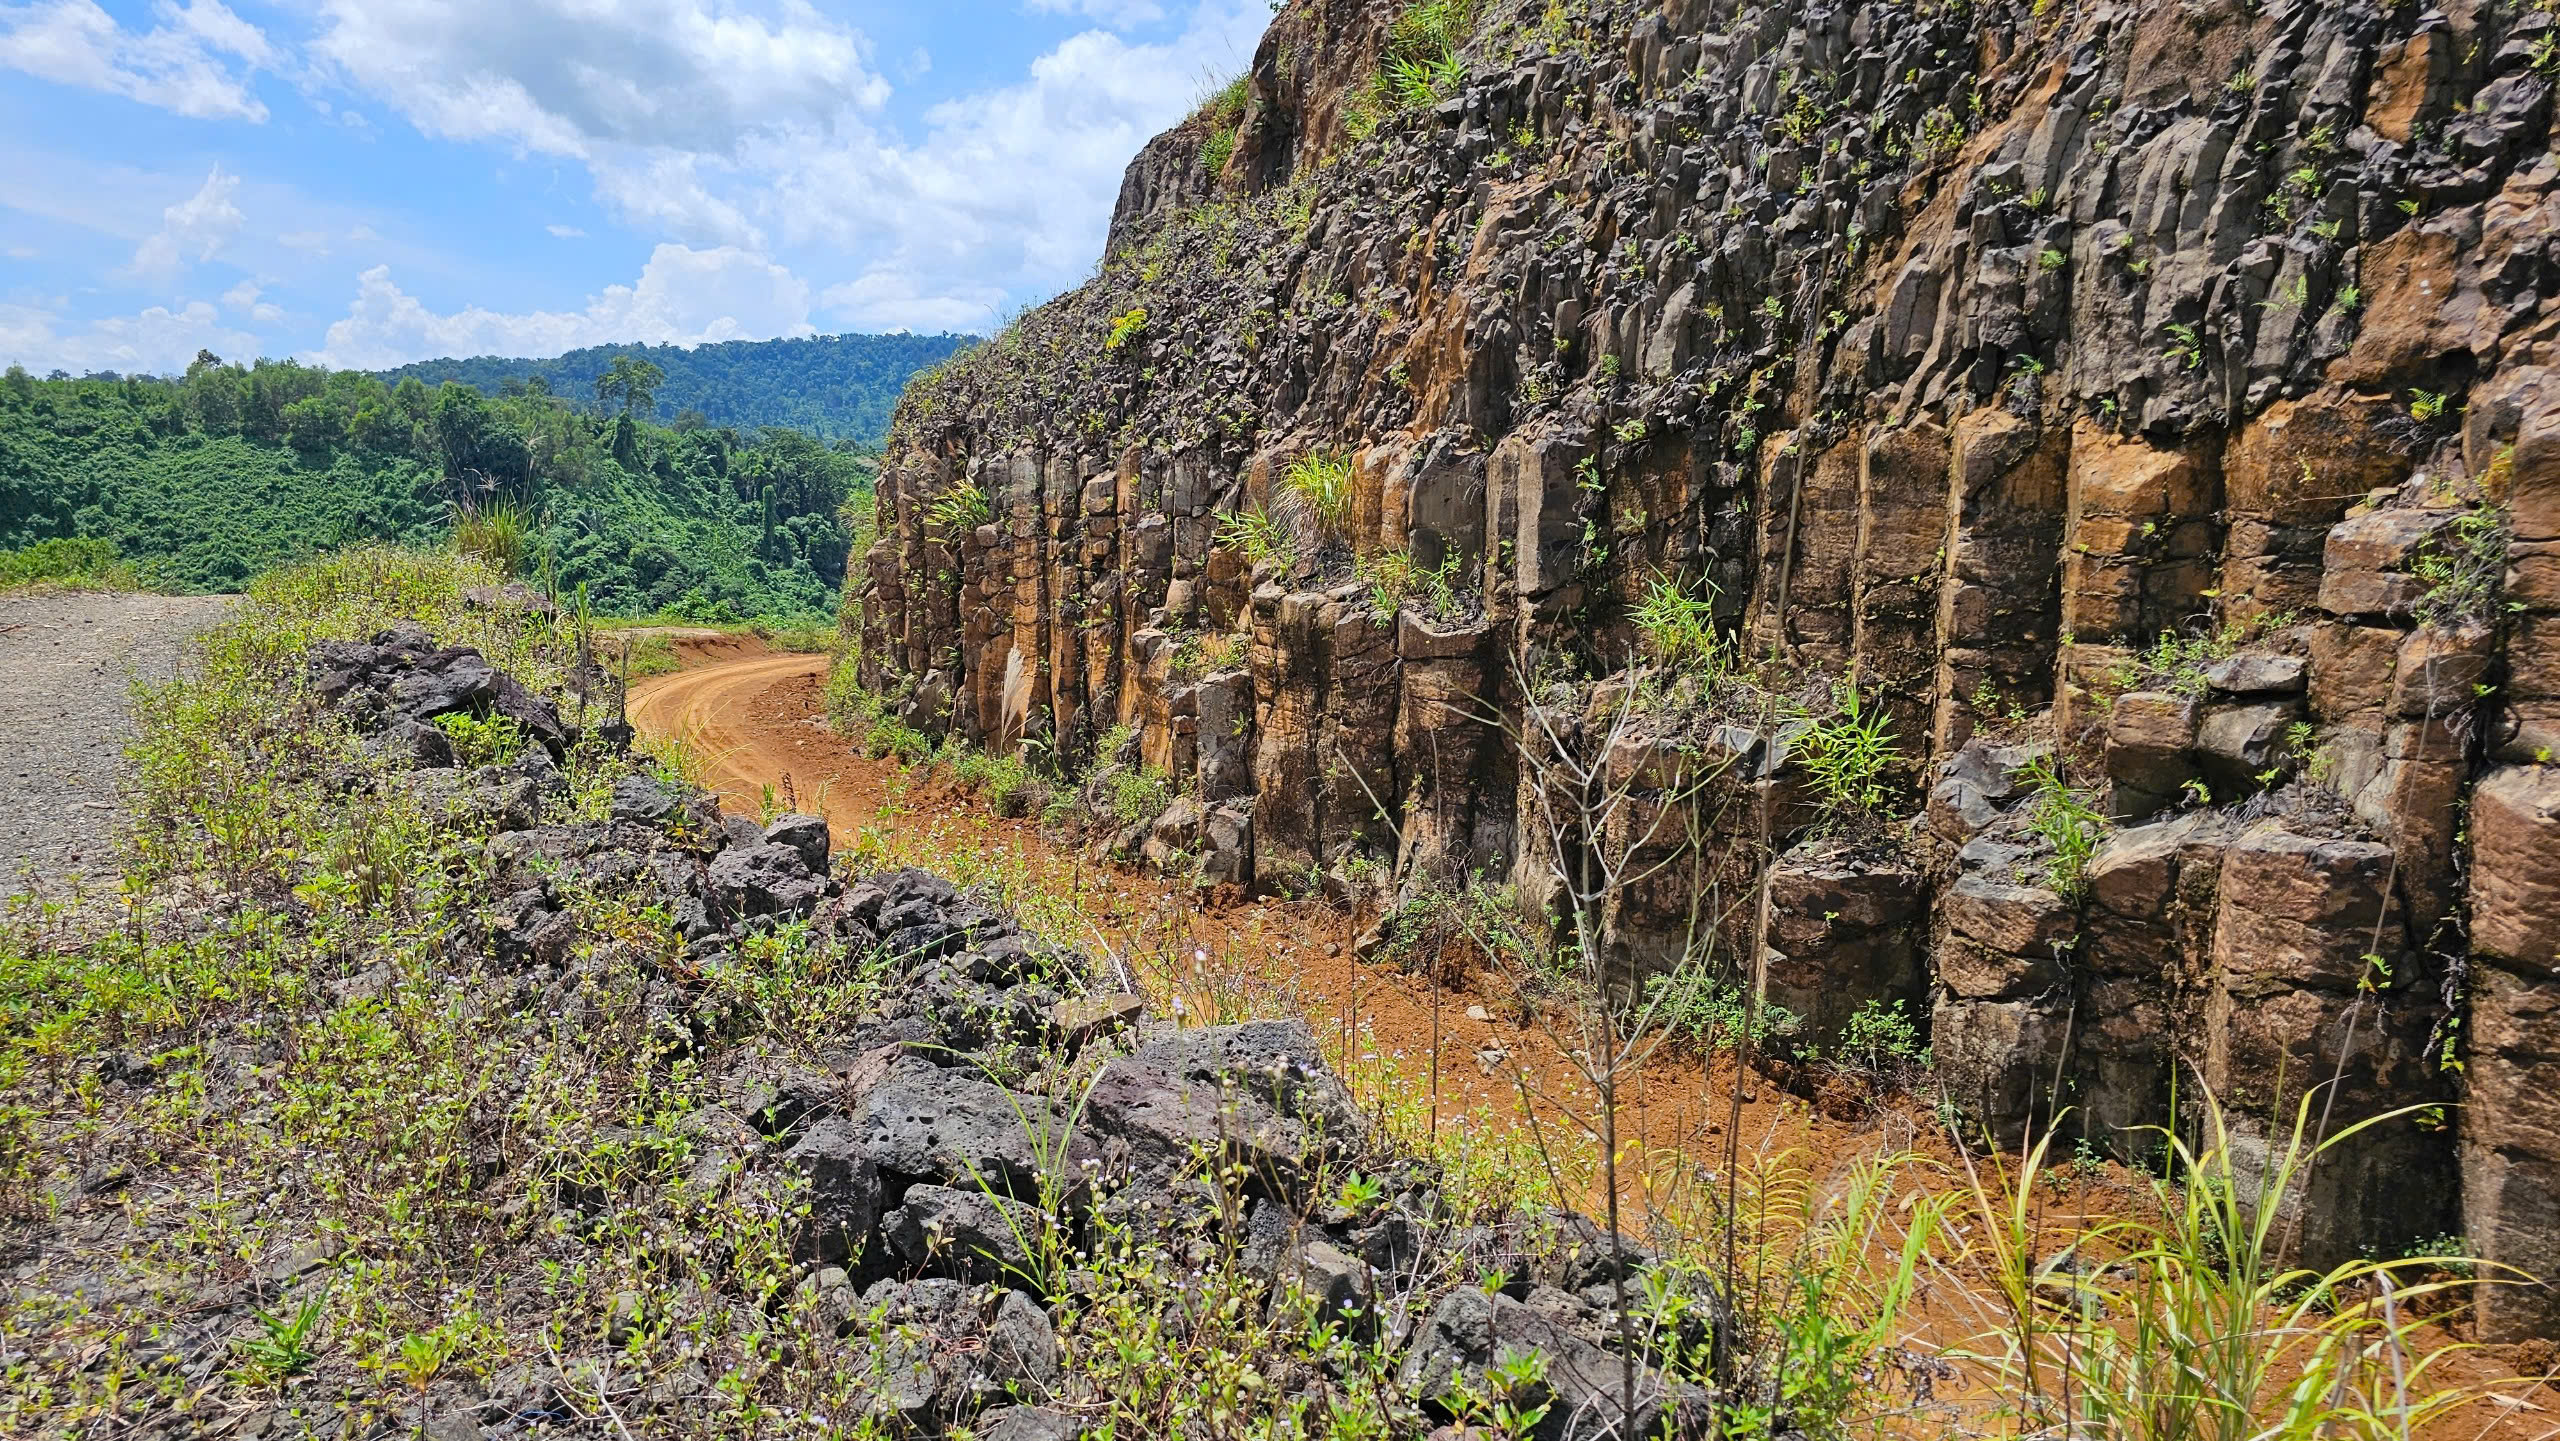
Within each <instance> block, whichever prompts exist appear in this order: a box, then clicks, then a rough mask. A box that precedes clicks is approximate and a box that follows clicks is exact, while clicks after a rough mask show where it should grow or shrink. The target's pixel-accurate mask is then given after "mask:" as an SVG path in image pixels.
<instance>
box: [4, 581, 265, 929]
mask: <svg viewBox="0 0 2560 1441" xmlns="http://www.w3.org/2000/svg"><path fill="white" fill-rule="evenodd" d="M231 600H232V598H231V597H229V596H206V595H141V594H132V593H117V592H105V591H41V592H19V593H16V594H10V595H0V895H25V894H37V895H44V896H59V895H64V894H67V893H70V892H72V891H74V890H75V889H78V888H81V887H84V886H86V887H94V886H96V885H97V884H99V883H100V882H102V881H104V880H105V879H107V878H109V877H112V876H113V875H114V874H115V872H116V869H117V864H116V863H117V849H118V847H117V842H118V839H119V837H120V834H121V832H120V827H121V824H122V822H123V819H124V797H123V795H122V787H123V781H124V777H125V774H126V767H125V761H124V744H125V742H126V741H127V740H129V739H131V737H132V735H133V710H132V686H133V682H134V681H136V680H167V679H168V678H169V677H170V676H172V675H174V674H176V673H177V669H178V667H179V666H180V665H181V664H182V663H183V662H184V660H185V658H186V653H187V641H188V639H189V638H190V637H192V636H194V635H195V634H196V633H197V632H198V631H200V630H202V629H204V628H205V627H206V626H208V625H211V624H213V623H214V622H215V621H217V620H219V619H221V618H222V615H223V612H224V611H225V610H226V609H228V608H229V606H230V605H231Z"/></svg>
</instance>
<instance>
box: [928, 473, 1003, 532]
mask: <svg viewBox="0 0 2560 1441" xmlns="http://www.w3.org/2000/svg"><path fill="white" fill-rule="evenodd" d="M924 518H925V523H926V524H928V525H930V526H932V527H933V529H934V532H935V534H936V535H938V536H939V537H940V538H941V540H942V543H943V544H945V545H958V544H959V543H960V538H961V537H962V536H965V535H967V534H968V533H969V532H971V531H973V530H976V529H977V528H978V527H979V526H982V525H985V524H986V523H987V522H988V521H990V520H993V519H994V518H995V506H994V504H993V503H992V502H990V501H989V500H988V499H987V493H986V492H985V491H983V490H980V489H979V488H978V487H976V486H974V485H955V486H953V487H951V488H950V489H949V490H946V491H944V492H943V493H942V494H940V495H938V496H935V497H934V498H933V499H932V501H930V502H929V503H927V504H926V506H925V508H924Z"/></svg>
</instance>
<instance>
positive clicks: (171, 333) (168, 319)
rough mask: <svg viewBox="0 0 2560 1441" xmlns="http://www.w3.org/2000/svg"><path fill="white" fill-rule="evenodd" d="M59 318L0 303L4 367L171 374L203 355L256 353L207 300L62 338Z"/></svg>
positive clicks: (106, 321)
mask: <svg viewBox="0 0 2560 1441" xmlns="http://www.w3.org/2000/svg"><path fill="white" fill-rule="evenodd" d="M60 324H61V316H60V315H59V314H58V313H56V312H54V311H50V310H43V309H38V308H36V307H33V306H25V305H8V304H0V364H9V365H23V366H25V367H27V368H28V369H29V370H33V371H36V372H39V373H42V372H44V371H47V370H54V369H62V370H68V371H70V372H72V373H73V374H75V375H76V374H85V373H87V372H89V371H93V370H115V371H123V372H125V373H128V374H131V373H134V372H137V371H138V372H144V373H151V374H164V375H165V374H168V373H170V372H173V371H179V370H184V369H186V367H187V363H188V362H189V361H191V360H193V359H195V356H196V352H197V351H199V350H210V351H213V352H215V353H216V354H220V355H225V356H229V357H231V358H233V359H246V358H248V357H250V356H254V355H256V354H257V353H258V338H257V337H256V336H254V335H250V334H248V333H246V332H244V331H239V330H233V329H230V328H228V327H226V326H224V325H223V324H222V322H221V317H220V315H219V314H218V313H217V312H216V311H215V310H214V308H213V306H212V305H211V304H210V303H209V302H206V301H202V300H191V301H187V302H185V303H184V304H182V305H180V306H179V307H178V308H177V309H175V310H171V309H169V308H168V307H167V306H161V305H155V306H152V307H151V308H149V309H147V310H144V311H142V312H141V313H140V314H138V315H111V316H107V317H105V318H103V319H101V320H98V321H96V322H95V323H93V324H92V325H90V327H89V328H88V329H87V330H84V331H78V332H75V333H72V334H68V335H66V334H63V333H61V332H60V330H59V328H58V327H59V326H60Z"/></svg>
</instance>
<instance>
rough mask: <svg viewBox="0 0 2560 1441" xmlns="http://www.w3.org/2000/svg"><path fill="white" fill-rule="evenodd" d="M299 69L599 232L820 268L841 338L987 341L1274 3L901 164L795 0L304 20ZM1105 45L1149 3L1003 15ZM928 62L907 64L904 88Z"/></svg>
mask: <svg viewBox="0 0 2560 1441" xmlns="http://www.w3.org/2000/svg"><path fill="white" fill-rule="evenodd" d="M315 3H316V4H317V5H318V7H319V12H318V13H319V15H320V17H321V19H320V25H321V30H320V33H319V35H318V37H317V38H316V39H315V40H314V41H313V42H312V46H311V48H312V51H313V53H314V54H315V56H317V57H319V58H320V59H321V60H322V61H323V62H324V63H325V64H327V65H328V66H329V67H330V68H331V70H332V71H333V72H334V73H335V74H336V75H338V76H339V77H340V78H342V79H344V80H345V81H346V82H347V83H348V84H350V85H352V86H354V87H356V88H358V89H360V90H362V91H364V92H366V93H368V94H369V95H370V96H371V97H373V98H374V99H376V100H379V101H381V102H383V103H385V104H388V105H390V106H391V107H392V108H394V109H396V110H398V111H399V112H400V113H402V114H404V115H406V116H407V117H409V119H410V120H411V121H412V123H414V124H416V125H417V126H418V128H419V129H421V130H423V131H425V132H426V133H428V134H430V135H434V136H441V137H445V138H451V139H476V140H494V141H497V142H499V143H502V144H508V145H512V146H514V147H517V148H518V149H519V150H523V151H531V152H537V153H543V154H551V155H559V156H563V157H568V158H572V159H575V160H578V161H580V162H582V163H583V164H584V165H585V167H586V169H587V171H588V174H589V176H590V178H591V179H592V181H593V184H594V195H595V198H596V200H597V201H598V202H599V203H601V204H602V205H603V206H604V207H605V209H606V211H607V213H608V214H609V215H611V216H612V217H613V218H614V219H615V220H616V221H618V222H620V223H622V224H624V225H627V226H629V227H631V228H633V229H636V230H639V231H641V232H643V233H644V234H649V235H652V236H654V237H657V238H662V239H664V240H667V241H670V242H673V243H676V244H679V245H681V246H684V247H687V248H692V249H700V250H728V251H736V252H742V253H751V254H757V255H775V254H779V255H783V256H786V257H790V258H793V259H796V260H799V261H802V262H804V263H805V264H806V265H807V266H808V267H810V268H813V269H816V268H821V267H822V268H823V272H824V273H826V275H827V279H828V280H830V281H832V282H834V283H832V284H830V285H828V286H827V288H826V297H825V300H824V302H823V303H824V305H825V306H826V308H827V310H828V312H829V313H830V315H832V316H838V317H842V319H843V321H844V322H845V323H853V324H862V325H875V324H904V325H909V326H915V327H926V326H931V327H934V328H940V327H942V326H946V325H951V326H966V327H969V328H983V327H985V326H987V325H990V324H991V323H993V322H994V320H995V319H996V318H997V315H998V313H999V312H1000V310H1001V309H1002V308H1003V307H1004V305H1005V303H1006V300H1007V298H1008V297H1019V296H1021V295H1024V294H1030V293H1046V292H1048V291H1051V290H1054V289H1056V288H1057V287H1059V286H1061V285H1064V284H1068V283H1071V282H1072V281H1073V280H1075V279H1076V278H1077V277H1079V276H1081V275H1082V274H1083V273H1084V272H1085V271H1086V269H1087V268H1088V267H1089V266H1090V265H1091V264H1092V261H1093V258H1094V256H1095V255H1096V254H1097V253H1098V252H1099V251H1100V249H1101V246H1102V239H1103V232H1104V229H1105V226H1106V224H1107V222H1108V219H1109V217H1110V213H1111V206H1112V202H1113V200H1114V199H1115V198H1116V197H1117V195H1118V193H1119V187H1120V178H1121V173H1122V171H1123V169H1124V168H1125V167H1126V166H1127V164H1128V161H1129V157H1130V156H1131V155H1132V154H1134V153H1135V152H1136V151H1137V149H1138V147H1139V146H1140V145H1142V144H1144V143H1145V142H1146V140H1147V138H1148V137H1149V136H1151V135H1153V134H1154V133H1156V132H1157V131H1158V130H1161V129H1162V128H1164V127H1165V126H1167V125H1170V124H1172V123H1173V122H1174V121H1176V120H1178V119H1180V118H1181V117H1182V115H1183V114H1184V113H1186V112H1187V111H1188V110H1189V109H1190V108H1191V107H1192V105H1193V104H1194V103H1196V101H1197V99H1198V95H1199V91H1200V87H1201V77H1202V76H1203V75H1204V74H1209V73H1213V72H1217V71H1221V70H1232V69H1235V68H1236V67H1238V66H1240V65H1242V64H1243V63H1244V62H1245V61H1246V60H1247V59H1248V58H1249V57H1250V56H1251V54H1252V52H1253V46H1254V44H1255V42H1256V40H1257V39H1258V38H1259V36H1260V34H1261V31H1262V28H1263V26H1264V25H1266V24H1267V23H1268V22H1269V20H1270V9H1269V5H1268V3H1267V0H1196V3H1194V4H1193V5H1192V6H1191V7H1190V9H1189V11H1188V13H1187V15H1186V16H1185V18H1184V23H1183V25H1182V28H1181V30H1180V31H1179V33H1178V34H1175V35H1173V36H1172V37H1170V38H1167V39H1164V40H1162V41H1158V42H1154V43H1138V42H1136V41H1134V40H1131V39H1129V38H1127V37H1125V36H1123V35H1120V34H1116V33H1113V32H1112V31H1111V30H1109V29H1104V28H1094V29H1089V30H1087V31H1084V32H1082V33H1080V34H1077V35H1075V36H1072V37H1070V38H1069V39H1067V40H1065V41H1063V42H1061V43H1060V44H1059V45H1057V46H1056V47H1054V48H1053V49H1051V50H1050V51H1049V52H1048V53H1046V54H1044V55H1042V56H1040V57H1039V58H1038V59H1037V60H1035V61H1034V62H1033V63H1032V65H1031V67H1030V71H1029V74H1028V75H1027V76H1025V77H1024V78H1023V79H1022V80H1020V81H1018V82H1017V83H1015V84H1013V85H1010V86H1005V87H1002V88H999V89H996V90H993V91H988V92H982V93H979V94H975V95H970V96H966V97H962V98H959V99H955V100H951V101H948V102H946V103H943V104H941V105H937V106H935V107H933V108H932V109H930V110H927V111H926V112H924V114H923V115H922V116H921V123H922V137H921V139H920V140H915V141H907V140H903V139H901V138H900V137H899V136H897V135H896V134H894V133H892V132H890V131H888V130H886V129H885V128H883V127H882V126H881V125H880V124H879V123H878V117H877V115H876V113H875V112H876V111H877V110H878V109H879V107H880V106H881V105H882V104H884V103H885V101H886V100H887V98H888V94H889V86H888V82H887V81H886V80H885V79H883V78H882V76H881V74H880V73H879V71H878V70H877V69H876V68H875V66H874V63H873V61H872V59H871V56H870V50H869V42H868V41H867V40H865V39H864V37H862V36H861V35H860V34H859V33H857V32H856V31H854V30H852V29H850V28H848V27H846V26H845V25H843V24H840V23H838V22H837V21H835V20H832V19H829V18H827V17H825V16H822V15H820V14H818V13H817V12H816V11H814V10H812V9H810V8H809V7H808V6H807V5H806V4H805V3H801V0H517V3H513V4H510V5H508V6H505V7H486V6H482V5H477V4H472V3H471V0H315ZM1021 3H1025V4H1027V5H1030V6H1032V7H1033V8H1039V9H1046V10H1049V11H1051V12H1054V13H1070V14H1076V15H1081V16H1085V17H1087V18H1090V19H1093V20H1095V21H1096V22H1098V25H1113V26H1129V25H1136V24H1141V23H1150V22H1154V21H1158V20H1162V19H1163V18H1165V15H1166V5H1165V4H1164V3H1163V0H1021ZM926 63H929V60H928V57H925V56H923V55H922V54H921V53H919V54H917V55H915V56H911V57H909V60H908V61H907V62H906V64H907V68H909V69H911V70H921V69H922V67H923V66H924V64H926Z"/></svg>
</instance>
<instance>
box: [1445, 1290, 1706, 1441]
mask: <svg viewBox="0 0 2560 1441" xmlns="http://www.w3.org/2000/svg"><path fill="white" fill-rule="evenodd" d="M1511 1352H1533V1353H1535V1354H1537V1355H1538V1356H1540V1357H1542V1358H1544V1360H1545V1362H1546V1380H1545V1383H1544V1386H1543V1388H1542V1390H1543V1393H1544V1397H1543V1399H1544V1400H1545V1401H1546V1402H1547V1409H1546V1414H1545V1416H1544V1417H1542V1418H1541V1419H1540V1421H1539V1423H1538V1426H1537V1430H1536V1432H1535V1434H1536V1435H1537V1436H1538V1437H1539V1438H1540V1441H1566V1438H1584V1437H1598V1436H1603V1435H1614V1436H1652V1435H1655V1434H1657V1433H1659V1432H1660V1431H1661V1429H1662V1428H1663V1427H1664V1426H1666V1425H1669V1426H1671V1427H1672V1428H1673V1429H1674V1432H1675V1434H1681V1435H1686V1434H1690V1433H1689V1427H1690V1426H1691V1425H1694V1424H1695V1423H1696V1422H1697V1421H1698V1420H1699V1419H1702V1417H1703V1414H1704V1407H1705V1400H1706V1398H1705V1397H1704V1395H1703V1394H1702V1393H1699V1392H1697V1391H1696V1390H1695V1389H1694V1388H1689V1387H1686V1386H1682V1387H1677V1388H1671V1387H1666V1386H1665V1385H1664V1383H1663V1379H1662V1377H1661V1376H1660V1375H1659V1374H1658V1373H1656V1372H1655V1371H1653V1370H1652V1368H1650V1367H1646V1366H1642V1365H1639V1366H1638V1367H1637V1369H1636V1396H1635V1400H1636V1412H1635V1415H1634V1416H1633V1417H1627V1416H1625V1415H1624V1393H1623V1381H1624V1373H1623V1369H1622V1366H1621V1363H1620V1361H1619V1359H1618V1358H1617V1357H1615V1356H1613V1355H1611V1354H1609V1353H1608V1352H1607V1351H1604V1350H1602V1349H1601V1348H1599V1347H1598V1346H1595V1345H1592V1344H1591V1343H1590V1342H1588V1341H1585V1340H1583V1339H1582V1338H1581V1337H1579V1336H1576V1335H1574V1334H1573V1333H1572V1332H1571V1331H1568V1330H1566V1329H1565V1328H1564V1327H1563V1326H1561V1325H1559V1324H1557V1323H1556V1321H1555V1320H1553V1319H1552V1318H1550V1317H1549V1316H1547V1315H1545V1314H1542V1313H1541V1312H1540V1311H1538V1310H1535V1309H1532V1308H1531V1307H1529V1306H1526V1305H1524V1304H1522V1303H1520V1302H1518V1301H1514V1300H1512V1299H1511V1298H1510V1297H1508V1296H1504V1295H1499V1294H1487V1293H1486V1292H1484V1291H1481V1290H1478V1289H1476V1288H1474V1287H1472V1286H1469V1287H1462V1288H1460V1289H1459V1290H1456V1291H1453V1292H1451V1293H1450V1294H1449V1295H1448V1296H1447V1297H1446V1298H1444V1299H1443V1300H1442V1301H1441V1302H1440V1304H1439V1305H1438V1306H1437V1307H1436V1308H1434V1309H1433V1310H1432V1312H1431V1316H1430V1319H1429V1320H1427V1321H1425V1322H1424V1323H1423V1326H1422V1331H1421V1333H1420V1334H1419V1335H1417V1336H1416V1337H1415V1338H1414V1343H1413V1349H1412V1350H1411V1351H1409V1352H1407V1353H1406V1355H1405V1361H1404V1366H1403V1368H1402V1369H1401V1370H1400V1371H1399V1372H1398V1373H1397V1376H1396V1380H1397V1384H1398V1385H1399V1386H1400V1387H1401V1388H1402V1389H1403V1390H1404V1392H1405V1394H1407V1395H1409V1396H1413V1397H1415V1398H1417V1399H1420V1400H1423V1401H1427V1402H1431V1403H1434V1404H1440V1405H1444V1406H1445V1405H1447V1404H1448V1403H1449V1402H1450V1401H1451V1400H1452V1399H1453V1398H1454V1397H1455V1396H1456V1395H1457V1394H1458V1393H1459V1392H1461V1391H1462V1390H1463V1391H1466V1392H1468V1393H1471V1394H1476V1395H1481V1394H1483V1391H1484V1387H1485V1384H1486V1382H1485V1372H1486V1368H1487V1367H1488V1366H1490V1365H1491V1364H1492V1363H1493V1362H1494V1361H1495V1360H1496V1359H1497V1358H1499V1357H1501V1356H1503V1355H1504V1354H1506V1353H1511ZM1524 1399H1530V1400H1531V1404H1535V1399H1536V1398H1524ZM1630 1421H1632V1423H1633V1424H1631V1425H1630V1424H1626V1423H1628V1422H1630Z"/></svg>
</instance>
